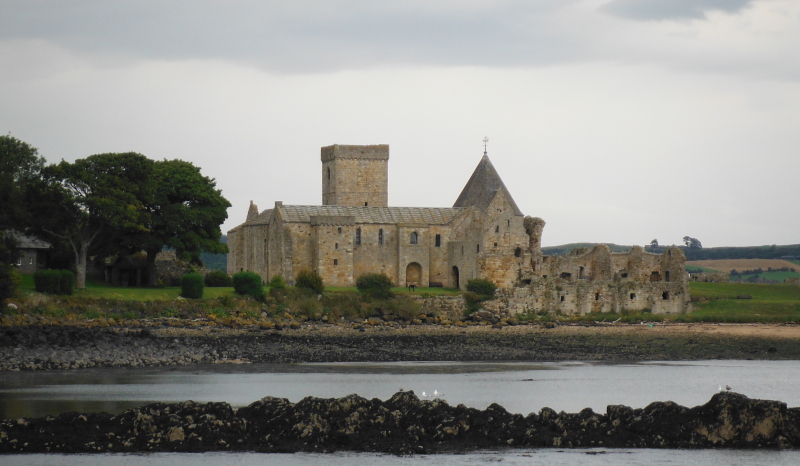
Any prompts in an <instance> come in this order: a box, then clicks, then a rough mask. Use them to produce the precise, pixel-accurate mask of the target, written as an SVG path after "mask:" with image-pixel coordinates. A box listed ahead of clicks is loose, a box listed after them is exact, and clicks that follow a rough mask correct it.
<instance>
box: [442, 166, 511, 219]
mask: <svg viewBox="0 0 800 466" xmlns="http://www.w3.org/2000/svg"><path fill="white" fill-rule="evenodd" d="M501 190H502V191H503V192H504V194H505V195H506V199H508V202H509V203H510V204H511V207H512V208H513V209H514V213H515V214H516V215H523V214H522V211H521V210H519V207H517V203H516V202H514V198H513V197H511V193H510V192H509V191H508V188H506V185H505V184H503V180H502V179H500V175H499V174H498V173H497V170H495V168H494V165H492V162H491V161H490V160H489V156H488V155H486V154H484V155H483V158H481V161H480V163H479V164H478V166H477V167H476V168H475V171H474V172H472V176H471V177H470V178H469V181H467V184H466V186H464V189H463V190H462V191H461V194H460V195H459V196H458V199H456V203H455V204H453V207H469V206H475V207H478V208H479V209H481V210H483V211H486V209H487V208H488V207H489V204H491V202H492V200H493V199H494V197H495V196H496V195H497V193H498V191H501Z"/></svg>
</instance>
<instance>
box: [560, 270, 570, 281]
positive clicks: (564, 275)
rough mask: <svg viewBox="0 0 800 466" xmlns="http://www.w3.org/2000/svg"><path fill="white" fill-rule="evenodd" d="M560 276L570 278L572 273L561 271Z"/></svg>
mask: <svg viewBox="0 0 800 466" xmlns="http://www.w3.org/2000/svg"><path fill="white" fill-rule="evenodd" d="M561 278H563V279H565V280H569V279H570V278H572V274H571V273H569V272H561Z"/></svg>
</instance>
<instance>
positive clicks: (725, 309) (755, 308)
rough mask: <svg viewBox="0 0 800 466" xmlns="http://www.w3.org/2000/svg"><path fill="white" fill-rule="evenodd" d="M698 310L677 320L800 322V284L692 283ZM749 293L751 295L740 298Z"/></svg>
mask: <svg viewBox="0 0 800 466" xmlns="http://www.w3.org/2000/svg"><path fill="white" fill-rule="evenodd" d="M689 287H690V289H691V293H692V297H693V298H700V301H699V302H695V303H694V305H693V307H694V312H692V313H691V314H687V315H684V316H680V317H679V318H678V319H677V320H687V321H706V322H800V286H796V285H766V284H758V283H702V282H693V283H690V285H689ZM744 295H749V296H750V297H751V299H737V296H744Z"/></svg>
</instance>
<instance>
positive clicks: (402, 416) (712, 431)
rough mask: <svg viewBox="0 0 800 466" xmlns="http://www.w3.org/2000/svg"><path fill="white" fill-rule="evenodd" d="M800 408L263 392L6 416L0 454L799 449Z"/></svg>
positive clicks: (722, 399) (735, 402)
mask: <svg viewBox="0 0 800 466" xmlns="http://www.w3.org/2000/svg"><path fill="white" fill-rule="evenodd" d="M798 421H800V409H798V408H792V409H787V407H786V404H785V403H782V402H779V401H765V400H753V399H750V398H748V397H746V396H744V395H740V394H737V393H718V394H716V395H714V396H713V397H712V398H711V400H710V401H709V402H708V403H706V404H705V405H702V406H697V407H695V408H691V409H690V408H686V407H683V406H680V405H678V404H675V403H673V402H670V401H667V402H655V403H651V404H650V405H648V406H647V407H645V408H644V409H632V408H629V407H627V406H621V405H611V406H609V407H608V408H607V410H606V413H605V414H600V413H595V412H594V411H592V410H591V409H589V408H586V409H584V410H582V411H581V412H579V413H565V412H560V413H556V412H555V411H554V410H552V409H549V408H543V409H542V410H541V411H540V412H539V413H538V414H529V415H528V416H527V417H523V416H522V415H521V414H512V413H509V412H508V411H506V410H505V408H503V407H502V406H500V405H498V404H492V405H490V406H489V407H487V408H486V409H485V410H478V409H474V408H468V407H466V406H464V405H458V406H455V407H454V406H451V405H449V404H448V403H447V401H445V400H443V399H434V400H420V399H419V398H418V397H417V396H416V395H415V394H414V392H412V391H406V392H398V393H396V394H394V395H393V396H392V397H391V398H389V399H388V400H386V401H381V400H379V399H377V398H376V399H372V400H368V399H366V398H363V397H360V396H358V395H348V396H346V397H342V398H315V397H307V398H304V399H302V400H301V401H299V402H298V403H291V402H290V401H289V400H287V399H284V398H273V397H266V398H262V399H261V400H259V401H256V402H254V403H252V404H251V405H249V406H247V407H243V408H240V409H239V410H238V411H236V410H233V409H232V408H231V407H230V406H229V405H228V404H227V403H205V404H199V403H194V402H192V401H187V402H184V403H176V404H165V403H156V404H151V405H146V406H142V407H139V408H134V409H130V410H128V411H126V412H124V413H122V414H120V415H118V416H112V415H110V414H106V413H92V414H80V413H66V414H62V415H60V416H58V417H51V416H48V417H45V418H37V419H18V420H10V419H6V420H3V421H2V422H0V453H20V452H32V453H33V452H36V453H43V452H51V453H53V452H62V453H93V452H137V451H185V452H200V451H261V452H296V451H318V452H330V451H337V450H350V451H374V452H389V453H395V454H411V453H428V452H430V453H435V452H442V451H464V450H470V449H476V448H498V447H516V446H528V447H592V446H595V447H596V446H603V447H611V448H614V447H624V448H637V447H646V448H791V447H794V448H797V447H800V435H798V433H799V432H800V428H799V427H800V426H799V425H798Z"/></svg>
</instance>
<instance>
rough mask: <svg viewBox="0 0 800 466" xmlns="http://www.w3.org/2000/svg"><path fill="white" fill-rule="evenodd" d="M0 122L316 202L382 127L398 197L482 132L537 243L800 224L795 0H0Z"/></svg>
mask: <svg viewBox="0 0 800 466" xmlns="http://www.w3.org/2000/svg"><path fill="white" fill-rule="evenodd" d="M0 132H2V133H3V134H6V133H11V134H12V135H13V136H15V137H17V138H20V139H22V140H24V141H26V142H28V143H30V144H32V145H34V146H36V147H38V148H39V151H40V153H41V154H42V155H43V156H44V157H45V158H46V159H47V160H48V161H49V162H57V161H59V160H61V159H65V160H69V161H72V160H75V159H78V158H83V157H87V156H89V155H92V154H96V153H102V152H125V151H137V152H141V153H143V154H145V155H147V156H148V157H150V158H152V159H164V158H168V159H173V158H180V159H184V160H188V161H190V162H192V163H194V164H195V165H197V166H199V167H201V169H202V172H203V173H204V174H205V175H207V176H211V177H214V178H216V181H217V185H218V187H219V188H220V189H222V191H223V195H225V197H227V198H228V200H230V201H231V203H232V204H233V207H232V208H231V209H229V211H228V215H229V220H228V221H227V222H226V224H225V225H224V226H223V229H224V230H228V229H230V228H232V227H234V226H236V225H237V224H239V223H241V222H242V221H244V217H245V215H246V212H247V207H248V203H249V200H251V199H252V200H253V201H254V202H255V203H256V204H258V206H259V208H260V209H265V208H269V207H271V206H272V205H273V204H274V202H275V201H276V200H280V201H283V202H284V203H287V204H320V202H321V198H322V194H321V169H320V161H319V148H320V147H321V146H326V145H331V144H389V145H390V151H391V159H390V162H389V203H390V205H397V206H431V207H442V206H450V205H452V204H453V202H454V201H455V199H456V197H457V196H458V194H459V192H460V191H461V188H462V187H463V186H464V184H465V183H466V181H467V179H468V178H469V176H470V174H471V173H472V170H473V169H474V168H475V166H476V165H477V164H478V162H479V161H480V157H481V155H482V153H483V145H482V142H481V140H482V139H483V137H484V136H488V137H489V139H490V141H489V156H490V157H491V159H492V162H493V163H494V165H495V167H496V168H497V169H498V171H499V172H500V175H501V176H502V178H503V180H504V181H505V184H506V186H507V187H508V188H509V190H510V191H511V193H512V195H513V196H514V198H515V200H516V201H517V204H519V207H520V208H521V209H522V211H523V212H524V213H525V214H526V215H532V216H538V217H542V218H543V219H545V221H546V222H547V226H546V227H545V230H544V235H543V243H544V244H545V245H556V244H562V243H568V242H576V241H591V242H613V243H619V244H640V245H643V244H646V243H649V242H650V240H652V239H653V238H657V239H658V240H659V242H661V243H662V244H672V243H680V242H681V238H682V237H683V236H685V235H689V236H693V237H695V238H698V239H700V240H701V241H702V242H703V245H704V246H706V247H710V246H744V245H761V244H796V243H800V237H799V235H798V231H800V216H798V215H797V207H796V205H797V202H798V199H800V185H799V184H798V180H797V179H798V175H800V157H798V148H799V147H800V2H798V1H796V0H694V1H692V0H546V1H544V0H542V1H537V0H525V1H515V0H509V1H488V0H487V1H484V0H458V1H456V0H442V1H436V2H432V1H430V0H425V1H423V0H408V1H405V0H395V1H393V2H379V1H374V0H372V1H366V0H364V1H361V0H324V1H316V0H294V1H291V2H286V1H263V0H262V1H257V0H238V1H237V0H232V1H231V0H229V1H209V0H192V1H177V0H175V1H168V0H137V1H127V2H126V1H111V0H97V1H91V0H83V1H77V0H76V1H69V0H63V1H36V0H18V1H8V0H0Z"/></svg>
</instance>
